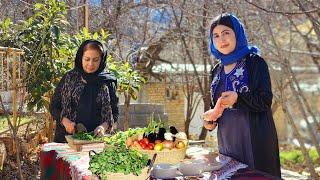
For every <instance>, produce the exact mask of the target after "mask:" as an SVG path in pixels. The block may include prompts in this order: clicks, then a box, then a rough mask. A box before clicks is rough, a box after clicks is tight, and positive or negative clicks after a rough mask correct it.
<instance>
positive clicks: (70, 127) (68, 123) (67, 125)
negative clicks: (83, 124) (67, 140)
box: [61, 117, 76, 134]
mask: <svg viewBox="0 0 320 180" xmlns="http://www.w3.org/2000/svg"><path fill="white" fill-rule="evenodd" d="M61 124H62V125H63V126H64V127H65V128H66V131H67V132H68V133H69V134H73V133H74V131H75V125H76V124H75V123H74V122H72V121H70V120H69V119H68V118H66V117H63V119H62V120H61Z"/></svg>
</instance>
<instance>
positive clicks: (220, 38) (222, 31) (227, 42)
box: [212, 25, 237, 55]
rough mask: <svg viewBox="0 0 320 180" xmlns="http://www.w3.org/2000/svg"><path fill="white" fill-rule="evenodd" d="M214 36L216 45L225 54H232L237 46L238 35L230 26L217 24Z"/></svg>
mask: <svg viewBox="0 0 320 180" xmlns="http://www.w3.org/2000/svg"><path fill="white" fill-rule="evenodd" d="M212 37H213V43H214V46H215V47H216V49H217V50H218V51H219V52H220V53H222V54H224V55H227V54H230V53H231V52H232V51H234V49H235V48H236V43H237V40H236V35H235V33H234V31H233V30H232V29H231V28H229V27H228V26H225V25H217V26H216V27H215V28H214V29H213V32H212Z"/></svg>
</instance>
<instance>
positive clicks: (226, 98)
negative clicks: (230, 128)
mask: <svg viewBox="0 0 320 180" xmlns="http://www.w3.org/2000/svg"><path fill="white" fill-rule="evenodd" d="M220 98H221V104H222V105H223V106H224V107H225V108H227V107H231V106H233V105H234V104H235V103H236V102H237V100H238V93H237V92H235V91H226V92H223V93H222V94H221V97H220Z"/></svg>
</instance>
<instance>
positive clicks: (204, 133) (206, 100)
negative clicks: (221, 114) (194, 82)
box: [199, 95, 211, 140]
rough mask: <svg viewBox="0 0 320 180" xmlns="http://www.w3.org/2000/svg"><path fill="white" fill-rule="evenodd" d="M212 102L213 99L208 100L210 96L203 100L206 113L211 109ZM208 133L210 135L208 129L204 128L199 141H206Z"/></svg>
mask: <svg viewBox="0 0 320 180" xmlns="http://www.w3.org/2000/svg"><path fill="white" fill-rule="evenodd" d="M210 101H211V99H210V98H208V95H207V96H206V97H204V98H203V102H204V111H207V110H209V109H210ZM207 133H208V131H207V129H206V128H204V127H202V129H201V133H200V135H199V139H200V140H204V139H205V138H206V137H207Z"/></svg>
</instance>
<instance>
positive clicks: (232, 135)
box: [212, 54, 281, 177]
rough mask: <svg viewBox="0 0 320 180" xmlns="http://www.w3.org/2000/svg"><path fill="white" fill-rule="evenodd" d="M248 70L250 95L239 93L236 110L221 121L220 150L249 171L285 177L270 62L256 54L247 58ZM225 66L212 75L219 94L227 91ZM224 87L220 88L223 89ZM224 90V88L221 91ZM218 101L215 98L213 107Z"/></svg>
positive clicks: (219, 122)
mask: <svg viewBox="0 0 320 180" xmlns="http://www.w3.org/2000/svg"><path fill="white" fill-rule="evenodd" d="M245 66H246V68H247V69H248V76H249V89H250V91H248V92H242V93H239V92H238V100H237V102H236V104H234V106H233V109H230V110H229V109H227V110H225V112H224V113H223V115H222V117H221V118H220V119H218V143H219V144H218V146H219V151H220V153H222V154H226V155H228V156H231V157H233V158H235V159H237V160H239V161H242V162H244V163H245V164H247V165H248V166H249V167H251V168H254V169H258V170H261V171H263V172H266V173H269V174H271V175H273V176H277V177H281V172H280V159H279V147H278V138H277V132H276V128H275V125H274V121H273V117H272V113H271V104H272V92H271V82H270V75H269V70H268V66H267V64H266V62H265V61H264V60H263V59H262V58H261V57H260V56H258V55H256V54H248V55H247V56H246V57H245ZM221 71H223V66H222V65H221V64H218V65H216V66H215V67H214V69H213V71H212V79H213V83H214V84H215V87H214V88H216V90H215V92H216V93H217V94H218V93H221V91H223V86H224V85H223V84H224V82H222V83H220V82H221V81H223V80H224V79H223V78H221V77H220V76H221ZM219 86H220V87H219ZM221 86H222V87H221ZM216 100H217V98H213V102H212V104H214V103H215V102H216Z"/></svg>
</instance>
